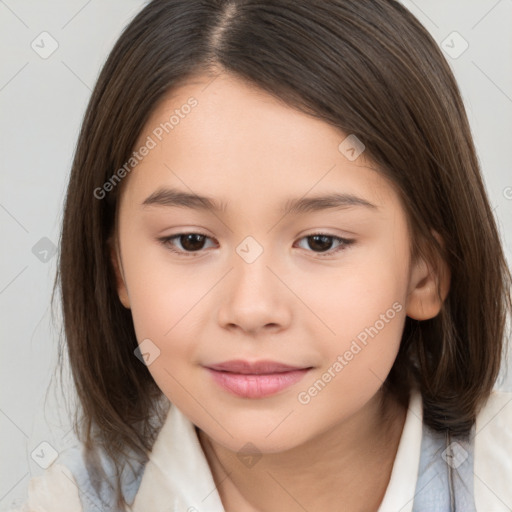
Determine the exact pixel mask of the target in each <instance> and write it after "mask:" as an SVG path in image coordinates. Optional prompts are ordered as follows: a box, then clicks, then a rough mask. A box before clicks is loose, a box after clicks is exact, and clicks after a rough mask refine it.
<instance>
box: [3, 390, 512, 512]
mask: <svg viewBox="0 0 512 512" xmlns="http://www.w3.org/2000/svg"><path fill="white" fill-rule="evenodd" d="M422 421H423V414H422V401H421V395H420V394H419V393H414V394H413V395H412V396H411V400H410V403H409V409H408V412H407V416H406V420H405V424H404V428H403V431H402V435H401V438H400V443H399V446H398V451H397V454H396V457H395V461H394V464H393V469H392V473H391V477H390V481H389V484H388V487H387V489H386V493H385V496H384V499H383V500H382V503H381V505H380V507H379V510H378V512H411V511H412V507H413V499H414V494H415V489H416V482H417V479H418V467H419V461H420V450H421V439H422ZM57 460H58V459H57ZM474 473H475V478H474V492H475V504H476V508H477V511H478V512H480V511H481V512H510V511H511V510H512V392H505V391H494V392H493V393H492V394H491V397H490V398H489V400H488V402H487V404H486V405H485V407H484V408H483V409H482V411H481V412H480V414H479V415H478V417H477V422H476V435H475V452H474ZM190 475H194V476H195V477H194V478H193V479H191V478H190ZM171 505H172V506H173V508H174V510H175V511H181V510H194V508H195V509H196V510H197V511H198V512H225V510H224V508H223V506H222V502H221V499H220V496H219V494H218V492H217V489H216V487H215V483H214V480H213V476H212V473H211V471H210V468H209V466H208V462H207V460H206V457H205V455H204V453H203V450H202V448H201V445H200V443H199V439H198V438H197V435H196V432H195V428H194V425H193V424H192V423H191V422H190V421H189V420H188V419H187V418H186V417H185V416H184V415H183V413H181V411H180V410H179V409H178V408H177V407H175V406H171V408H170V411H169V414H168V416H167V418H166V420H165V422H164V424H163V426H162V429H161V430H160V432H159V434H158V437H157V439H156V441H155V444H154V446H153V450H152V452H151V454H150V458H149V461H148V462H147V464H146V466H145V469H144V473H143V476H142V480H141V484H140V487H139V490H138V492H137V495H136V497H135V501H134V503H133V506H132V507H131V508H129V509H128V510H131V512H151V511H161V510H166V511H168V512H171V510H172V509H171V508H170V506H171ZM192 507H194V508H192ZM45 511H46V512H82V506H81V504H80V499H79V495H78V489H77V487H76V484H75V483H74V481H73V475H72V474H71V472H70V471H69V470H68V469H67V468H66V467H65V466H63V465H61V464H59V463H58V462H55V463H54V464H53V465H52V466H50V468H48V469H47V470H46V471H45V473H44V474H43V475H41V476H38V477H34V478H32V480H31V481H30V483H29V498H28V501H27V502H26V503H25V504H24V506H23V507H22V508H21V509H18V510H12V511H11V512H45Z"/></svg>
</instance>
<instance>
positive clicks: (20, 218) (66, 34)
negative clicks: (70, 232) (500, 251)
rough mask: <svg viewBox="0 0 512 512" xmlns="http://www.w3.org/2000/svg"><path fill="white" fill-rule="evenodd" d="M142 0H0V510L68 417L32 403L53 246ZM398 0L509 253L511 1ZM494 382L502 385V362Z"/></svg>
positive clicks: (53, 332) (44, 361) (40, 372)
mask: <svg viewBox="0 0 512 512" xmlns="http://www.w3.org/2000/svg"><path fill="white" fill-rule="evenodd" d="M144 3H145V2H141V1H137V0H101V1H100V0H88V1H86V0H66V1H64V0H54V1H50V0H46V1H37V0H0V41H1V47H0V52H1V59H0V62H1V65H0V112H1V118H0V141H1V151H0V177H1V188H0V226H1V233H2V247H3V249H2V251H1V258H2V259H1V271H0V311H1V323H0V325H1V336H2V337H1V353H2V356H1V360H0V379H1V383H0V389H1V392H0V432H1V436H0V460H1V461H2V463H1V468H0V509H1V510H6V509H8V508H9V506H11V505H12V504H14V503H19V502H20V501H21V500H24V498H25V495H26V491H27V486H28V481H29V479H30V478H31V477H32V476H34V475H37V474H39V473H41V472H42V468H41V467H40V465H38V464H37V463H36V462H35V461H36V460H37V457H35V455H34V454H37V453H39V452H41V453H42V451H44V450H46V454H47V455H48V450H50V451H51V449H55V450H56V452H57V453H58V451H59V450H60V449H62V448H63V447H65V446H66V445H67V444H68V443H70V442H72V434H70V432H69V425H70V423H69V419H68V418H67V417H66V413H65V410H64V409H63V407H62V405H61V404H60V402H59V403H57V402H56V401H55V400H56V399H54V398H53V394H52V393H50V394H49V395H48V398H47V403H46V407H44V400H45V397H46V392H47V389H48V385H49V383H50V377H51V376H52V375H53V374H54V372H55V364H56V347H57V339H58V326H59V319H58V315H57V318H56V320H55V322H54V323H55V325H56V327H52V318H51V310H50V295H51V291H52V286H53V280H54V275H55V264H56V260H57V258H56V255H55V250H56V247H55V246H56V245H57V243H58V239H59V230H60V222H61V216H62V206H63V199H64V193H65V188H66V182H67V179H68V175H69V170H70V166H71V162H72V158H73V152H74V148H75V144H76V139H77V136H78V131H79V127H80V123H81V121H82V116H83V114H84V111H85V108H86V105H87V102H88V100H89V96H90V94H91V90H92V88H93V86H94V84H95V81H96V78H97V76H98V73H99V71H100V69H101V66H102V64H103V62H104V61H105V59H106V57H107V55H108V53H109V51H110V50H111V48H112V46H113V44H114V42H115V41H116V39H117V37H118V36H119V34H120V33H121V31H122V29H123V28H124V27H125V26H126V24H127V23H128V22H129V21H130V20H131V19H132V18H133V17H134V15H135V14H136V13H137V12H138V11H139V10H140V9H141V8H142V6H143V5H144ZM403 3H404V5H406V7H408V8H409V9H410V10H411V11H412V12H413V13H414V14H415V15H416V16H417V17H418V18H419V20H420V21H421V22H422V23H423V24H424V25H425V27H426V28H427V29H428V30H429V31H430V32H431V34H432V35H433V37H434V38H435V40H436V41H437V42H438V44H439V45H440V46H441V47H442V48H443V50H444V51H445V55H446V57H447V59H448V61H449V63H450V65H451V66H452V68H453V70H454V72H455V75H456V78H457V80H458V82H459V85H460V88H461V91H462V95H463V97H464V101H465V104H466V108H467V111H468V115H469V118H470V122H471V125H472V130H473V133H474V138H475V142H476V146H477V150H478V154H479V158H480V161H481V164H482V169H483V174H484V179H485V183H486V187H487V190H488V194H489V197H490V201H491V203H492V205H493V208H494V212H495V215H496V217H497V219H498V222H499V228H500V232H501V236H502V238H503V243H504V246H505V250H506V252H507V258H508V261H509V262H510V261H512V258H511V244H512V172H511V169H512V152H511V146H512V144H511V140H512V137H511V135H512V133H511V132H512V130H511V128H512V27H511V22H512V0H499V1H497V0H464V1H463V0H459V1H455V0H415V1H412V0H403ZM41 41H43V42H41ZM49 53H51V54H49ZM498 387H501V388H507V389H511V388H512V379H511V377H510V376H507V375H506V374H505V372H503V374H502V377H501V378H500V380H499V383H498ZM41 443H43V444H41ZM44 443H48V444H44ZM49 447H51V448H49ZM34 450H35V452H34Z"/></svg>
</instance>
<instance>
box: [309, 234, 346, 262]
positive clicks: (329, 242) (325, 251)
mask: <svg viewBox="0 0 512 512" xmlns="http://www.w3.org/2000/svg"><path fill="white" fill-rule="evenodd" d="M300 240H306V241H307V244H308V245H309V247H310V248H312V249H313V252H315V253H317V254H318V255H319V256H320V257H324V256H330V255H332V254H335V253H337V252H339V251H343V250H345V249H346V248H347V247H348V246H350V245H352V244H353V243H354V242H355V240H349V239H347V238H341V237H339V236H334V235H329V234H327V233H313V234H311V235H307V236H305V237H303V238H301V239H300ZM334 243H337V244H339V245H337V246H336V247H335V249H334V250H332V249H331V247H332V246H333V244H334ZM317 251H318V252H317Z"/></svg>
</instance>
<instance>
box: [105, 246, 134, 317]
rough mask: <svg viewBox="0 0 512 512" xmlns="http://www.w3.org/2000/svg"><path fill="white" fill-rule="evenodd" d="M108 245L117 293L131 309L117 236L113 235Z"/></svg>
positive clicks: (122, 302)
mask: <svg viewBox="0 0 512 512" xmlns="http://www.w3.org/2000/svg"><path fill="white" fill-rule="evenodd" d="M108 245H109V247H110V261H111V262H112V267H113V268H114V274H115V277H116V287H117V295H118V296H119V300H120V301H121V304H122V305H123V306H124V307H125V308H127V309H130V298H129V297H128V288H127V287H126V281H125V278H124V272H123V266H122V263H121V256H120V251H119V246H118V244H117V238H116V237H115V236H112V237H111V238H110V239H109V242H108Z"/></svg>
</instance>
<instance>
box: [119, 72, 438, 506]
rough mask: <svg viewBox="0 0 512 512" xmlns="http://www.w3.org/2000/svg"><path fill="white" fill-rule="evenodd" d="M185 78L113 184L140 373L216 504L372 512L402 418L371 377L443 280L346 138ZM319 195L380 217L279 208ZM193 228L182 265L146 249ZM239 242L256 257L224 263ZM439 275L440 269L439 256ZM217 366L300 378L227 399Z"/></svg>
mask: <svg viewBox="0 0 512 512" xmlns="http://www.w3.org/2000/svg"><path fill="white" fill-rule="evenodd" d="M196 78H197V79H196V80H194V81H190V82H188V83H187V84H185V85H183V86H181V87H180V88H178V89H175V90H173V91H172V93H170V95H169V96H168V97H167V98H166V99H165V100H164V101H163V102H162V103H160V104H159V105H158V107H157V108H156V110H155V111H154V112H153V114H152V115H151V117H150V119H149V120H148V122H147V124H146V126H145V127H144V129H143V130H142V131H141V133H140V136H139V140H138V143H137V144H136V146H137V147H139V146H140V145H142V144H143V143H144V141H146V140H147V137H148V136H150V135H151V133H152V131H153V130H154V129H155V127H157V126H158V125H159V124H160V123H161V122H165V121H166V120H168V119H169V116H170V114H171V113H172V112H173V111H174V110H175V109H176V108H178V109H179V108H180V106H182V105H184V104H185V103H186V102H187V99H188V98H190V97H191V96H193V97H194V98H196V99H197V101H198V105H197V106H196V107H195V108H194V109H192V111H191V112H190V113H189V114H188V115H187V116H184V118H182V119H180V122H179V124H178V125H176V126H175V127H174V129H173V130H172V132H170V133H169V134H167V135H165V136H164V138H163V139H162V141H160V142H159V143H158V145H157V146H156V147H155V148H154V149H152V150H151V151H150V152H149V154H148V155H147V156H146V157H145V158H144V159H143V160H142V161H141V162H140V163H139V164H138V165H137V166H136V168H135V169H134V170H133V171H132V172H131V174H130V175H129V176H128V177H127V178H125V180H124V182H123V184H122V186H123V190H122V194H121V199H120V204H119V211H118V226H117V236H116V243H115V244H114V245H113V250H112V261H113V263H114V266H115V268H116V274H117V280H118V293H119V298H120V300H121V302H122V303H123V305H124V306H125V307H126V308H130V309H131V312H132V315H133V321H134V325H135V331H136V334H137V338H138V340H139V343H140V342H142V340H144V339H147V338H149V339H150V340H152V342H153V343H154V344H155V345H156V346H158V348H159V350H160V355H159V357H157V358H156V359H155V360H154V362H152V363H151V364H150V365H149V367H148V368H149V371H150V372H151V374H152V376H153V378H154V379H155V381H156V383H157V384H158V386H159V387H160V388H161V390H162V392H163V393H164V394H165V395H166V396H167V397H168V398H169V400H170V401H171V402H172V403H173V404H174V405H175V406H177V407H178V408H179V409H180V410H181V411H182V412H183V413H184V414H185V415H186V416H187V417H188V418H189V419H190V420H191V421H192V422H193V423H194V424H195V425H196V426H197V427H198V434H199V439H200V441H201V445H202V447H203V450H204V452H205V454H206V457H207V460H208V462H209V464H210V468H211V470H212V473H213V476H214V479H215V481H216V484H217V488H218V491H219V494H220V496H221V499H222V501H223V504H224V507H225V509H226V511H228V512H234V511H237V512H248V511H262V510H265V511H267V512H273V511H276V512H277V511H282V510H287V511H291V512H293V511H295V510H301V511H303V510H304V509H306V510H320V509H322V508H325V509H332V504H333V503H343V510H344V511H349V512H350V511H365V512H368V511H373V510H377V508H378V506H379V504H380V502H381V500H382V498H383V496H384V493H385V490H386V487H387V485H388V482H389V477H390V473H391V469H392V465H393V461H394V457H395V454H396V449H397V447H398V442H399V439H400V435H401V432H402V428H403V423H404V419H405V414H406V411H405V410H404V409H403V408H402V407H400V406H399V405H398V404H397V403H396V402H395V401H394V400H393V398H392V397H388V396H386V395H385V394H384V393H383V388H382V383H383V381H384V380H385V378H386V376H387V374H388V373H389V371H390V369H391V367H392V365H393V362H394V360H395V358H396V355H397V351H398V348H399V345H400V338H401V333H402V330H403V325H404V321H405V317H406V315H408V316H410V317H412V318H416V319H418V320H424V319H427V318H432V317H434V316H436V315H437V314H438V312H439V310H440V307H441V305H442V300H443V299H444V297H445V296H446V293H447V287H448V282H447V280H446V275H447V273H445V274H444V275H445V277H444V278H443V281H442V282H441V280H440V277H439V276H437V275H436V274H435V273H434V272H433V271H432V269H431V268H430V267H429V266H428V265H427V264H426V263H425V262H424V261H423V260H421V259H418V260H417V261H411V258H410V241H411V240H410V233H409V231H408V228H407V221H406V216H405V212H404V210H403V208H402V205H401V202H400V200H399V196H398V194H397V193H396V191H395V190H394V188H393V186H392V185H391V184H390V183H389V182H388V181H387V180H386V179H385V178H384V177H383V176H382V175H381V174H380V173H379V172H378V169H376V168H375V167H374V166H372V165H371V162H369V161H367V160H366V159H365V154H364V153H363V154H362V155H361V156H360V157H359V158H357V159H356V160H355V161H350V160H349V159H347V158H346V156H345V155H344V154H342V153H341V152H340V151H339V150H338V145H339V144H340V142H341V141H342V140H344V138H345V137H346V135H347V134H343V133H342V132H341V131H340V130H339V129H337V128H335V127H333V126H331V125H329V124H327V123H325V122H323V121H321V120H319V119H316V118H313V117H311V116H308V115H306V114H304V113H301V112H299V111H297V110H295V109H293V108H291V107H289V106H287V105H285V104H283V103H282V102H280V101H279V100H277V99H276V98H274V97H273V96H270V95H268V94H267V93H265V92H264V91H262V90H259V89H257V88H255V87H254V86H252V85H250V84H247V83H246V82H243V81H241V80H239V79H237V78H235V77H233V76H230V75H227V74H220V75H219V76H217V77H216V78H215V79H214V80H213V81H212V78H211V77H209V76H206V75H205V76H200V77H196ZM160 187H173V188H177V189H180V190H182V191H184V192H193V193H195V194H199V195H206V196H210V197H212V198H214V199H215V200H216V201H218V202H219V203H220V202H222V203H225V204H226V208H225V210H224V211H219V212H215V213H214V212H211V211H202V210H197V209H196V210H194V209H190V208H184V207H176V206H174V207H170V206H161V205H143V204H142V203H143V202H144V200H145V199H146V198H147V197H148V196H150V195H151V194H152V193H153V192H155V191H156V190H158V189H159V188H160ZM333 191H336V192H339V193H350V194H354V195H356V196H358V197H360V198H363V199H364V200H366V201H368V202H370V203H372V204H373V205H375V206H376V208H368V207H364V206H350V207H345V208H343V209H325V210H323V211H317V212H306V213H301V214H291V213H290V214H287V215H284V214H283V212H282V210H281V208H282V207H283V205H284V203H285V202H286V201H287V200H288V199H292V198H301V197H303V196H306V197H310V196H312V195H317V194H318V195H320V194H323V193H332V192H333ZM190 232H199V233H202V234H205V235H206V236H207V237H209V238H206V239H205V240H204V242H203V245H202V246H201V244H200V243H199V244H197V246H198V247H200V250H199V251H196V252H193V251H190V250H189V252H188V255H187V253H186V249H185V248H184V247H183V245H181V244H180V242H181V243H183V239H181V240H180V239H179V238H178V239H174V241H173V242H167V245H165V244H164V243H162V242H161V241H160V240H159V238H161V237H164V236H172V235H176V234H180V233H190ZM319 232H320V233H324V234H326V235H329V236H332V237H336V236H338V237H342V238H346V239H351V240H354V243H353V244H351V245H349V246H345V247H344V248H343V249H342V250H340V251H338V252H334V251H335V250H336V249H337V248H338V247H339V246H340V244H339V242H337V241H336V239H328V240H329V241H331V245H330V246H329V245H327V249H326V250H324V251H323V252H322V249H321V248H320V249H319V248H318V246H317V245H315V244H314V241H312V240H311V239H308V238H307V237H308V236H310V235H312V234H315V233H319ZM247 236H251V237H253V238H254V239H255V240H256V241H257V243H258V244H259V245H260V246H261V248H262V249H263V252H262V254H261V255H259V257H257V258H256V260H255V261H253V262H252V263H248V262H246V261H245V260H244V259H243V258H242V257H240V255H239V254H238V253H237V252H236V249H237V247H238V246H239V245H240V243H241V242H242V241H243V240H244V239H245V238H246V237H247ZM170 247H174V248H175V249H176V250H181V252H182V254H185V255H184V256H180V255H178V254H176V253H174V252H172V251H171V249H170ZM201 247H202V248H201ZM190 254H192V256H191V255H190ZM439 268H444V270H446V267H442V262H440V267H439ZM438 283H439V284H440V287H441V292H442V293H441V297H439V296H438V295H437V293H436V292H435V290H436V287H437V285H438ZM393 304H399V306H400V307H401V310H400V311H399V312H397V313H396V315H395V316H394V318H393V319H392V320H389V321H388V322H387V323H386V324H385V327H384V328H382V329H381V330H380V331H379V333H378V335H376V336H375V337H374V338H373V339H371V338H370V340H369V342H368V344H367V345H366V346H365V347H364V348H363V349H362V350H361V351H360V352H359V353H358V354H357V355H356V356H355V357H354V358H353V359H352V360H351V361H349V363H348V364H347V365H346V366H344V368H343V370H342V371H340V372H339V373H337V374H336V377H335V378H333V379H332V380H331V381H330V382H329V383H328V384H327V385H326V386H325V388H324V389H322V391H321V392H320V393H318V394H317V395H316V396H314V397H313V398H311V400H310V402H309V403H308V404H302V403H300V402H299V401H298V399H297V396H298V393H299V392H302V391H305V390H306V391H307V390H308V389H309V388H310V387H311V386H312V385H313V383H314V382H315V381H316V380H317V379H319V378H321V376H322V375H323V374H324V372H326V371H327V370H328V368H329V367H332V365H333V363H334V362H335V361H336V359H337V357H338V356H339V355H340V354H344V352H345V351H346V350H348V349H349V347H350V344H351V342H352V341H353V340H354V339H355V338H356V337H357V335H358V334H359V333H361V332H362V331H364V329H365V327H369V326H371V325H374V324H375V322H376V321H377V320H378V319H379V318H380V315H382V314H385V313H386V311H387V310H389V309H390V308H391V307H392V305H393ZM231 359H246V360H249V361H258V360H273V361H279V362H282V363H287V364H291V365H297V366H301V367H305V366H306V367H312V370H310V372H309V374H308V375H306V376H305V377H304V378H303V379H302V380H301V381H300V382H298V383H297V384H294V385H292V386H291V387H289V388H287V389H285V390H282V391H281V392H279V393H277V394H276V395H273V396H270V397H267V398H260V399H249V398H241V397H237V396H234V395H232V394H230V393H228V392H226V391H225V390H224V389H222V388H220V387H219V386H218V385H217V384H216V383H215V382H213V380H212V378H211V376H210V374H209V373H208V371H207V370H205V368H204V365H207V364H214V363H219V362H223V361H227V360H231ZM385 418H387V420H386V419H385ZM248 442H250V443H252V445H254V446H255V447H256V449H257V452H258V453H261V454H262V457H261V458H260V459H259V460H258V462H257V463H256V464H255V465H253V466H252V467H249V466H247V465H245V464H244V463H242V461H241V460H240V458H239V457H237V453H238V451H239V450H240V449H241V447H243V446H244V445H246V443H248Z"/></svg>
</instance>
